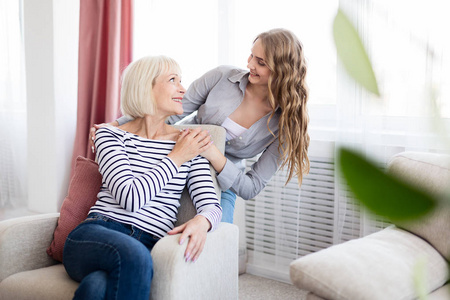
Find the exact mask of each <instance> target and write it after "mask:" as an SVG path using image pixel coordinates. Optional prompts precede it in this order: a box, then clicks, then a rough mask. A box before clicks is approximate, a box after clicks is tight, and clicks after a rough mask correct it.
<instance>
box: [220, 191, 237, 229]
mask: <svg viewBox="0 0 450 300" xmlns="http://www.w3.org/2000/svg"><path fill="white" fill-rule="evenodd" d="M235 203H236V194H235V193H233V192H232V191H231V190H226V191H225V192H222V194H221V196H220V206H222V222H226V223H233V215H234V204H235Z"/></svg>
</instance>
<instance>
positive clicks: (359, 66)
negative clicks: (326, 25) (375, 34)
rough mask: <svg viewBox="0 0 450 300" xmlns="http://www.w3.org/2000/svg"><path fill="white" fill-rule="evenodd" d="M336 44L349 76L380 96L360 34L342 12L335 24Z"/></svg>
mask: <svg viewBox="0 0 450 300" xmlns="http://www.w3.org/2000/svg"><path fill="white" fill-rule="evenodd" d="M333 36H334V43H335V45H336V50H337V54H338V57H339V59H340V60H341V62H342V63H343V65H344V67H345V69H346V70H347V72H348V74H349V75H350V76H351V77H353V79H355V80H356V81H357V82H358V83H359V84H361V85H362V86H363V87H364V88H365V89H367V90H368V91H370V92H372V93H374V94H375V95H377V96H380V92H379V90H378V84H377V79H376V78H375V73H374V71H373V69H372V64H371V63H370V60H369V57H368V56H367V53H366V50H365V49H364V46H363V44H362V42H361V39H360V38H359V35H358V32H357V31H356V29H355V28H354V26H353V25H352V23H351V22H350V20H349V19H348V18H347V16H345V15H344V13H343V12H342V11H341V10H338V12H337V15H336V17H335V19H334V23H333Z"/></svg>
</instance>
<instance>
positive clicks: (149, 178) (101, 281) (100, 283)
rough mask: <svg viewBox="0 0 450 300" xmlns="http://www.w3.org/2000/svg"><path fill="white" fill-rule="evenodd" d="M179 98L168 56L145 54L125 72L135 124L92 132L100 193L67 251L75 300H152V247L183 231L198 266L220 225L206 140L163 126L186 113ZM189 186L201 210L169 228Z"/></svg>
mask: <svg viewBox="0 0 450 300" xmlns="http://www.w3.org/2000/svg"><path fill="white" fill-rule="evenodd" d="M184 94H185V89H184V88H183V86H182V85H181V73H180V68H179V67H178V64H177V63H176V62H175V61H174V60H172V59H170V58H167V57H164V56H158V57H145V58H142V59H140V60H138V61H136V62H133V63H132V64H130V65H129V66H128V67H127V69H126V70H125V72H124V77H123V82H122V90H121V108H122V112H123V114H124V115H126V116H128V117H131V118H133V120H132V121H130V122H128V123H126V124H124V125H122V126H119V127H113V126H106V127H103V128H101V129H99V130H98V131H97V134H96V138H95V146H96V149H97V153H96V157H97V161H98V164H99V170H100V173H101V174H102V177H103V184H102V188H101V190H100V192H99V194H98V200H97V202H96V203H95V205H94V206H93V207H92V208H91V209H90V212H89V215H88V217H87V219H86V220H85V221H84V222H83V223H81V224H80V225H79V226H78V227H76V228H75V229H74V230H73V231H72V232H71V233H70V234H69V236H68V238H67V241H66V243H65V246H64V254H63V255H64V266H65V268H66V270H67V273H68V274H69V275H70V277H72V278H73V279H74V280H77V281H79V282H80V285H79V287H78V289H77V291H76V293H75V298H74V299H127V300H128V299H146V300H147V299H149V296H150V286H151V279H152V276H153V269H152V266H153V263H152V258H151V256H150V250H151V249H152V247H153V246H154V245H155V243H156V242H157V241H158V240H159V239H160V238H161V237H163V236H165V235H167V234H177V233H182V234H181V237H180V244H181V243H183V240H186V239H187V237H190V239H189V242H188V246H187V249H186V252H185V258H186V260H192V261H195V260H196V259H197V258H198V257H199V255H200V253H201V252H202V249H203V245H204V243H205V240H206V234H207V232H208V231H212V230H214V229H215V228H216V227H217V225H218V223H219V222H220V220H221V216H222V210H221V207H220V205H219V201H218V199H217V195H216V193H215V191H214V186H213V182H212V178H211V174H210V171H209V162H208V161H207V160H206V159H205V158H203V157H201V156H199V154H200V153H201V152H203V151H205V150H207V149H208V148H209V147H210V146H211V142H210V137H209V135H208V134H207V133H206V132H204V131H201V130H200V129H196V130H192V131H189V130H184V131H181V132H180V131H179V130H177V129H175V128H173V127H172V126H170V125H168V124H166V123H165V120H166V119H167V118H168V117H169V116H171V115H174V114H182V113H183V107H182V104H181V100H182V98H183V96H184ZM186 184H187V187H188V189H189V192H190V195H191V197H192V200H193V202H194V205H195V207H196V208H197V212H198V213H197V215H196V216H195V217H194V218H193V219H192V220H190V221H188V222H187V223H185V224H184V225H181V226H179V227H176V228H173V227H174V224H175V221H176V218H177V209H178V207H179V199H180V196H181V193H182V190H183V188H184V186H185V185H186Z"/></svg>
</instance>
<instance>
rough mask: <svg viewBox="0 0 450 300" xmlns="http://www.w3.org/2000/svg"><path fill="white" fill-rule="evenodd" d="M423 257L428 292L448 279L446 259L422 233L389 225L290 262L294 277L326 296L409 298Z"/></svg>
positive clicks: (298, 285)
mask: <svg viewBox="0 0 450 300" xmlns="http://www.w3.org/2000/svg"><path fill="white" fill-rule="evenodd" d="M422 261H425V262H426V264H425V267H424V270H425V271H424V272H425V274H424V276H423V277H424V278H425V282H424V286H425V289H426V291H427V293H430V292H431V291H434V290H435V289H437V288H439V287H441V286H442V285H443V284H444V283H445V282H446V280H447V279H448V269H447V264H446V261H445V259H444V258H443V257H442V256H441V255H440V254H439V253H438V252H437V251H436V250H435V249H434V248H433V247H432V246H430V244H428V243H427V242H426V241H424V240H423V239H421V238H419V237H417V236H416V235H414V234H411V233H409V232H407V231H405V230H402V229H400V228H396V227H394V226H392V227H388V228H386V229H384V230H382V231H379V232H376V233H373V234H371V235H368V236H366V237H364V238H360V239H355V240H351V241H348V242H345V243H343V244H339V245H335V246H332V247H330V248H327V249H323V250H321V251H318V252H316V253H313V254H309V255H306V256H304V257H301V258H299V259H297V260H295V261H294V262H292V263H291V266H290V275H291V280H292V282H293V283H294V284H295V285H296V286H297V287H298V288H300V289H305V290H307V291H310V292H313V293H314V294H315V295H317V296H319V297H322V298H324V299H413V298H416V295H417V294H416V290H415V285H414V274H415V273H414V272H415V269H416V268H417V266H418V265H419V264H420V263H421V262H422Z"/></svg>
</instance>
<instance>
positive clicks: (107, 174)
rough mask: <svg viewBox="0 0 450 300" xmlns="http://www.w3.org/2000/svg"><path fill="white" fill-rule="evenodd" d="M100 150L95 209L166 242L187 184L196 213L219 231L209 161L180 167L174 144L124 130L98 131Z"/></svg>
mask: <svg viewBox="0 0 450 300" xmlns="http://www.w3.org/2000/svg"><path fill="white" fill-rule="evenodd" d="M95 135H96V139H95V147H96V149H97V152H96V153H97V154H96V155H97V161H98V164H99V171H100V173H101V174H102V177H103V179H102V180H103V182H102V187H101V189H100V192H99V193H98V196H97V197H98V199H97V202H96V203H95V205H94V206H93V207H92V208H91V209H90V211H89V212H90V213H91V212H97V213H101V214H103V215H105V216H108V217H110V218H112V219H115V220H117V221H119V222H122V223H125V224H130V225H134V226H136V227H138V228H140V229H142V230H144V231H146V232H149V233H151V234H153V235H155V236H158V237H163V236H165V235H167V232H168V231H170V230H171V229H173V228H174V224H175V222H176V218H177V212H178V207H179V206H180V202H179V199H180V197H181V193H182V191H183V189H184V187H185V186H186V185H187V187H188V190H189V194H190V196H191V198H192V201H193V203H194V206H195V208H196V209H197V214H198V215H202V216H204V217H206V218H207V219H208V220H209V222H210V223H211V231H213V230H214V229H216V227H217V226H218V224H219V222H220V220H221V217H222V208H221V207H220V205H219V201H218V199H217V195H216V192H215V190H214V186H213V182H212V178H211V173H210V168H209V162H208V161H207V160H206V159H205V158H203V157H201V156H197V157H196V158H194V159H192V160H190V161H188V162H186V163H184V164H183V165H181V167H180V168H178V167H177V166H176V165H175V163H174V162H173V161H172V160H171V159H170V158H169V157H167V155H168V154H169V153H170V152H171V151H172V148H173V147H174V145H175V141H170V140H149V139H145V138H142V137H140V136H137V135H134V134H132V133H129V132H126V131H123V130H121V129H119V128H116V127H113V126H108V127H103V128H100V129H99V130H97V132H96V134H95Z"/></svg>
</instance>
